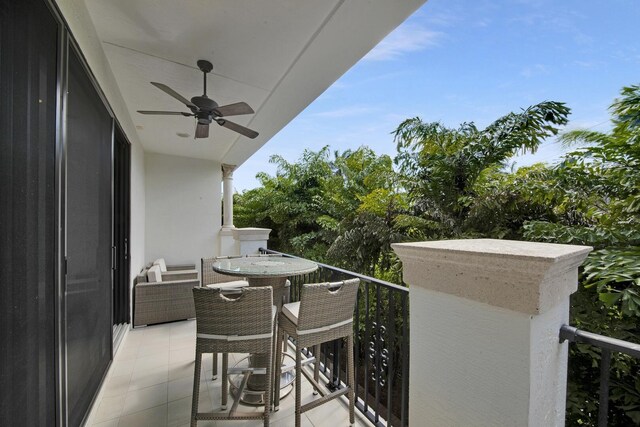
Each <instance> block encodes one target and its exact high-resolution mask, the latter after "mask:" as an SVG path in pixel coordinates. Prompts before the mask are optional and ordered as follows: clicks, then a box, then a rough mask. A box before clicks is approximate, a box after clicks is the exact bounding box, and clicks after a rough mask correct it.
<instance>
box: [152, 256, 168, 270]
mask: <svg viewBox="0 0 640 427" xmlns="http://www.w3.org/2000/svg"><path fill="white" fill-rule="evenodd" d="M153 265H157V266H160V272H161V273H166V272H167V263H166V262H164V258H158V259H157V260H155V261H153Z"/></svg>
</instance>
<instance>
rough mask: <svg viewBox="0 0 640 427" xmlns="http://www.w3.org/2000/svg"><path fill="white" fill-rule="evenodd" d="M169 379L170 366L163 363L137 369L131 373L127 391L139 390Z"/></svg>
mask: <svg viewBox="0 0 640 427" xmlns="http://www.w3.org/2000/svg"><path fill="white" fill-rule="evenodd" d="M168 379H169V367H168V366H165V365H162V366H156V367H154V368H151V369H143V370H136V371H134V372H133V374H132V375H131V382H130V384H129V388H128V390H127V391H131V390H139V389H142V388H147V387H150V386H153V385H156V384H162V383H166V382H167V381H168Z"/></svg>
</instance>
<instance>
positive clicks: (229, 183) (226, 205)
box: [222, 164, 236, 228]
mask: <svg viewBox="0 0 640 427" xmlns="http://www.w3.org/2000/svg"><path fill="white" fill-rule="evenodd" d="M235 169H236V166H235V165H226V164H223V165H222V191H223V193H222V211H223V214H224V215H223V217H222V228H233V171H234V170H235Z"/></svg>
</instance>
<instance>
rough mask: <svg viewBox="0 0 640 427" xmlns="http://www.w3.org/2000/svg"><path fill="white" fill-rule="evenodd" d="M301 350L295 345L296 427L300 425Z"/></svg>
mask: <svg viewBox="0 0 640 427" xmlns="http://www.w3.org/2000/svg"><path fill="white" fill-rule="evenodd" d="M301 364H302V352H301V349H300V348H298V346H297V345H296V427H300V419H301V415H302V412H300V406H301V403H302V365H301Z"/></svg>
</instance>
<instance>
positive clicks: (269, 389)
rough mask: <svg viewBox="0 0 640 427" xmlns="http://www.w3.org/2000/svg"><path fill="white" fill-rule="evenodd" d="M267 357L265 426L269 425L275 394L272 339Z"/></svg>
mask: <svg viewBox="0 0 640 427" xmlns="http://www.w3.org/2000/svg"><path fill="white" fill-rule="evenodd" d="M267 359H268V362H267V388H266V391H265V393H264V427H269V412H270V411H271V395H272V394H273V341H271V347H270V351H269V355H268V357H267Z"/></svg>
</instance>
